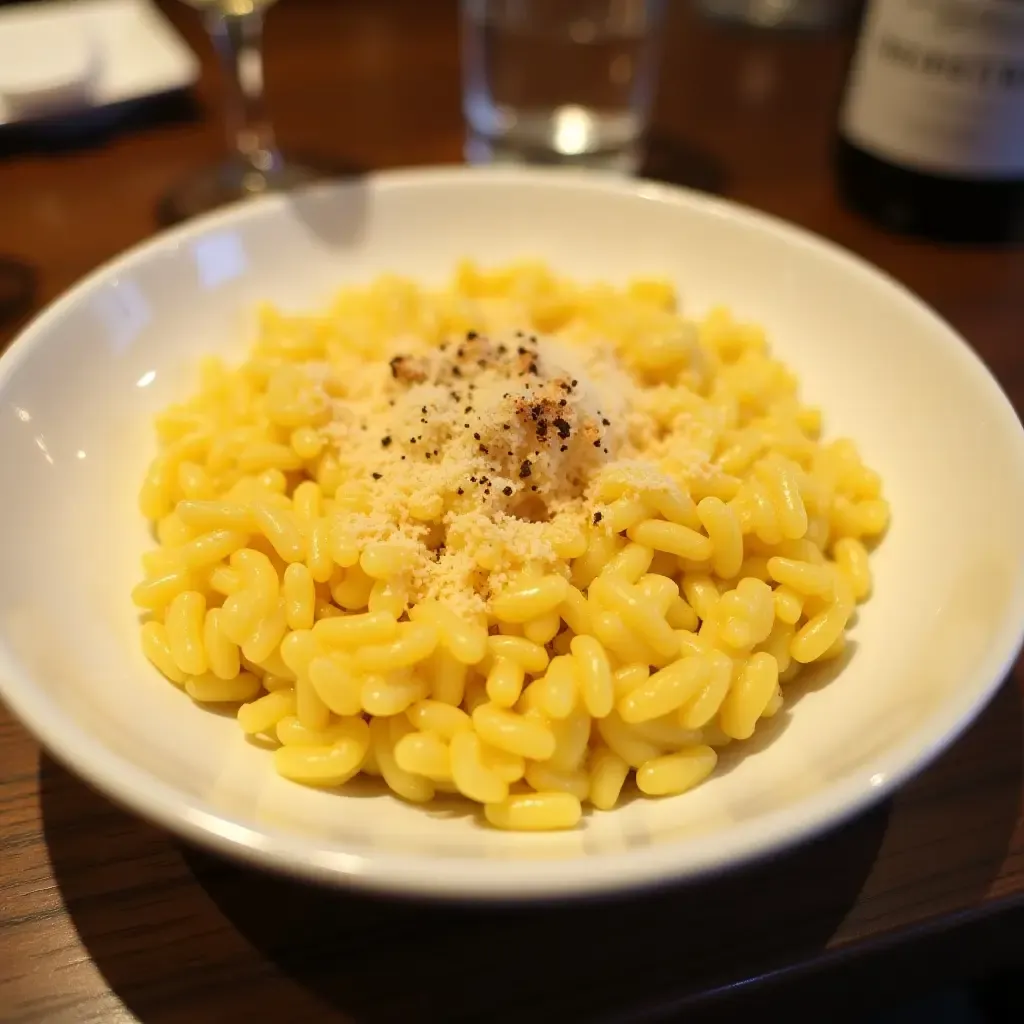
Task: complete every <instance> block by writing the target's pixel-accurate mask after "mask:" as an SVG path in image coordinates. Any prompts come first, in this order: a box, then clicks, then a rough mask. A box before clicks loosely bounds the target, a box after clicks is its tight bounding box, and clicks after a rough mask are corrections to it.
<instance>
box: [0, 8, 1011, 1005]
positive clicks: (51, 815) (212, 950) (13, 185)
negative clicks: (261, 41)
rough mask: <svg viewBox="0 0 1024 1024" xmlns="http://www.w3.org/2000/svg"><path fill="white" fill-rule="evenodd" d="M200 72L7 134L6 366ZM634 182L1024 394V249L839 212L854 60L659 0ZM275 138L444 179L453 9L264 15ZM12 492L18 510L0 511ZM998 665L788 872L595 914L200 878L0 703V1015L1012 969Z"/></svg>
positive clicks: (1007, 778)
mask: <svg viewBox="0 0 1024 1024" xmlns="http://www.w3.org/2000/svg"><path fill="white" fill-rule="evenodd" d="M162 6H163V7H164V9H165V10H166V12H167V14H168V15H169V16H170V17H171V18H172V19H173V21H174V23H175V24H176V25H177V26H178V27H179V28H180V30H181V31H182V32H183V33H184V35H185V36H186V37H187V38H188V40H189V42H190V43H192V44H193V45H194V47H195V48H196V50H197V52H198V53H199V54H200V56H201V58H202V62H203V73H202V79H201V81H200V83H199V85H198V87H197V88H196V89H195V90H194V93H193V94H192V95H191V96H189V97H183V96H178V97H172V98H169V99H165V100H162V101H160V102H158V103H154V104H148V105H146V106H144V107H142V108H140V109H139V110H137V111H134V112H132V113H131V114H130V115H129V116H128V117H127V119H126V120H125V121H123V122H122V123H120V124H119V125H117V126H115V127H112V128H110V129H108V130H107V131H106V132H105V133H104V134H103V135H102V136H101V137H96V136H95V135H90V136H87V137H84V138H81V139H78V140H69V139H68V138H66V137H65V138H61V139H54V138H53V137H51V136H46V135H40V134H38V133H34V132H31V131H25V130H22V129H15V130H11V129H7V130H5V131H2V132H0V256H2V257H3V258H4V259H9V260H11V261H13V263H12V264H11V265H9V266H8V265H7V264H5V263H4V262H3V260H0V310H2V312H0V317H2V318H3V320H2V322H0V346H2V345H3V344H4V343H6V342H7V341H9V340H10V338H11V337H13V335H14V334H15V332H16V331H17V329H18V327H19V326H20V324H21V323H23V322H24V320H25V319H26V318H27V317H28V316H29V315H31V314H32V313H33V312H34V311H36V310H38V309H39V308H40V307H41V306H42V305H43V304H45V303H47V302H49V301H50V300H51V299H53V298H54V297H55V296H56V295H58V294H59V293H60V292H62V291H63V290H64V289H66V288H67V287H68V286H69V285H71V284H72V283H73V282H74V281H75V280H76V279H77V278H79V277H81V276H82V275H83V274H85V273H86V272H87V271H89V270H91V269H92V268H94V267H95V266H97V265H98V264H99V263H101V262H103V261H104V260H107V259H108V258H110V257H112V256H114V255H115V254H117V253H118V252H120V251H121V250H123V249H124V248H125V247H127V246H130V245H133V244H134V243H136V242H138V241H140V240H141V239H144V238H146V237H147V236H149V235H150V234H152V233H153V232H154V231H155V230H156V229H157V223H156V209H157V204H158V200H159V199H160V197H161V196H162V195H163V193H164V192H165V190H167V189H168V188H169V187H170V186H171V185H172V184H174V183H175V182H177V181H178V180H180V179H181V178H182V176H184V175H186V174H188V172H189V171H190V170H191V169H193V168H195V167H196V166H198V165H200V164H202V163H204V162H206V161H209V160H212V159H214V158H216V157H217V156H218V155H219V154H220V152H221V148H222V142H223V133H222V127H221V124H220V121H219V117H218V114H219V109H220V107H219V100H220V94H221V87H220V83H219V81H218V78H217V75H216V69H215V67H214V65H213V61H212V54H211V52H210V48H209V46H208V44H207V43H206V42H205V41H204V38H203V35H202V32H201V30H200V26H199V22H198V18H197V17H196V15H195V12H193V11H190V10H188V9H187V8H185V7H184V6H182V5H179V4H177V3H175V2H173V0H167V2H166V3H163V5H162ZM672 8H673V12H672V19H671V24H670V31H669V33H668V43H667V53H666V60H665V68H664V73H663V76H662V83H661V89H660V96H659V100H658V104H657V111H656V118H655V132H654V135H653V141H652V155H651V158H650V162H649V166H648V171H649V173H650V174H651V175H653V176H658V177H661V178H664V179H666V180H672V181H677V182H681V183H684V184H689V185H694V186H697V187H700V188H706V189H710V190H714V191H718V192H721V193H723V194H724V195H726V196H729V197H732V198H735V199H738V200H740V201H742V202H745V203H749V204H751V205H753V206H756V207H758V208H760V209H763V210H767V211H769V212H771V213H773V214H777V215H779V216H781V217H785V218H789V219H790V220H793V221H795V222H797V223H798V224H802V225H804V226H806V227H808V228H811V229H813V230H814V231H817V232H820V233H821V234H823V235H825V236H827V237H829V238H831V239H834V240H835V241H837V242H839V243H840V244H842V245H845V246H847V247H849V248H850V249H853V250H854V251H855V252H858V253H860V254H861V255H863V256H866V257H867V258H868V259H870V260H872V261H874V262H875V263H877V264H878V265H879V266H881V267H883V268H884V269H885V270H887V271H889V272H890V273H892V274H894V275H895V276H896V277H897V278H899V279H900V280H901V281H903V282H905V283H906V284H907V285H909V286H910V287H911V288H912V289H914V290H915V291H917V292H918V293H920V294H921V295H922V296H923V297H924V298H925V299H926V300H927V301H929V302H931V303H933V304H934V305H935V307H936V308H937V309H938V310H939V311H940V312H941V313H942V314H943V315H944V316H946V317H947V318H948V319H949V320H950V321H951V322H952V323H953V324H954V326H955V327H957V328H958V329H959V330H960V331H962V332H963V334H964V335H965V337H966V338H967V339H968V340H969V342H970V343H971V345H972V346H973V347H974V348H975V350H976V351H977V352H978V353H979V355H980V356H981V357H982V358H983V359H984V360H985V362H986V363H987V364H988V365H989V367H990V368H991V369H992V371H993V372H994V374H995V375H996V376H997V377H998V378H999V380H1000V381H1001V383H1002V385H1003V387H1004V388H1005V389H1006V390H1007V392H1008V393H1009V395H1010V397H1011V399H1012V400H1013V401H1014V404H1015V405H1016V407H1017V409H1018V411H1019V410H1020V409H1021V407H1022V405H1024V344H1022V343H1021V342H1022V339H1021V329H1022V326H1024V253H1022V252H1015V251H1012V250H1004V251H1000V250H995V249H972V250H964V249H962V250H955V249H951V248H943V247H940V246H936V245H930V244H925V243H918V242H910V241H906V240H902V239H900V238H897V237H894V236H891V235H888V234H885V233H883V232H881V231H879V230H877V229H876V228H874V227H872V226H871V225H870V224H868V223H866V222H864V221H862V220H860V219H858V218H857V217H856V216H854V215H853V214H851V213H849V212H847V211H846V210H844V209H843V208H842V207H841V206H840V205H839V203H838V202H837V199H836V195H835V188H834V181H833V176H832V173H831V167H830V143H831V137H832V132H833V127H834V123H835V111H836V105H837V101H838V95H839V91H840V88H841V84H842V79H843V74H844V70H845V66H846V61H847V59H848V55H849V49H850V40H849V39H848V38H844V37H843V36H841V35H831V36H830V35H813V36H799V35H793V36H785V35H781V34H777V33H743V32H736V31H729V30H726V29H723V28H721V27H716V26H712V25H708V24H705V23H703V22H701V21H700V20H699V19H698V18H696V17H695V16H694V15H693V14H692V13H691V12H690V9H689V5H688V4H687V3H685V2H684V0H677V2H676V3H674V4H673V5H672ZM267 27H268V33H267V88H268V92H269V102H270V106H271V109H272V112H273V115H274V118H275V120H276V122H277V126H278V130H279V134H280V137H281V141H282V143H283V144H284V145H285V146H286V147H287V148H289V149H291V150H293V151H295V152H298V153H307V154H311V155H313V156H315V157H317V158H318V159H320V160H323V161H327V162H329V163H330V164H331V165H332V166H337V167H339V168H345V169H349V170H356V171H360V170H372V169H375V168H382V167H393V166H398V165H415V164H430V163H439V162H445V163H451V162H455V161H458V160H460V159H461V153H462V141H463V126H462V120H461V114H460V103H459V50H458V31H457V29H458V26H457V8H456V5H455V3H454V2H452V0H319V2H318V0H287V2H285V3H283V4H281V5H280V6H279V7H277V8H274V9H272V11H271V13H270V15H269V17H268V26H267ZM5 500H9V499H7V498H5ZM1022 696H1024V670H1022V669H1021V668H1020V667H1019V666H1018V668H1017V669H1015V671H1014V674H1013V676H1012V677H1011V678H1010V679H1009V680H1007V682H1006V685H1005V686H1004V687H1003V688H1002V690H1001V691H1000V692H999V694H998V696H997V697H996V698H995V700H994V702H993V703H992V705H991V706H990V707H989V708H988V709H987V711H985V713H984V714H983V715H982V716H981V718H980V719H979V721H978V722H977V723H976V724H975V725H974V727H973V728H971V730H970V731H969V732H968V733H967V735H966V736H965V737H964V738H963V739H961V740H960V741H959V742H958V743H957V744H956V745H955V746H954V747H953V748H952V749H951V750H950V751H949V752H948V753H947V754H946V755H945V756H944V757H943V758H942V759H941V760H940V761H939V762H938V763H937V764H935V765H934V766H933V767H931V768H930V769H929V770H927V771H926V772H925V773H924V774H923V775H921V776H920V777H919V778H918V779H917V780H916V781H914V782H912V783H911V784H909V785H908V786H906V787H905V788H904V789H903V790H902V791H901V792H900V793H899V794H898V795H897V796H896V797H895V798H894V799H893V800H892V801H890V802H889V803H887V804H886V805H884V806H881V807H878V808H876V809H875V810H872V811H871V812H870V813H868V814H866V815H864V816H863V817H861V818H860V819H858V820H856V821H854V822H853V823H852V824H849V825H848V826H846V827H844V828H842V829H841V830H838V831H836V832H834V833H832V834H829V835H827V836H825V837H823V838H821V839H819V840H818V841H816V842H813V843H811V844H809V845H807V846H805V847H803V848H801V849H799V850H797V851H795V852H792V853H789V854H786V855H784V856H781V857H779V858H778V859H777V860H775V861H773V862H771V863H766V864H761V865H758V866H756V867H753V868H750V869H748V870H744V871H742V872H740V873H738V874H735V875H732V876H729V877H724V878H718V879H714V880H712V881H708V882H705V883H703V884H701V885H700V886H697V887H692V888H689V889H681V890H669V891H662V892H658V893H654V894H646V895H641V896H636V897H631V898H628V899H623V900H620V901H617V902H613V903H598V902H588V903H585V904H577V905H565V906H547V907H527V908H520V909H496V908H493V907H491V908H474V907H466V906H463V907H457V908H452V907H441V906H417V905H412V904H409V903H398V902H388V901H383V900H375V899H369V898H366V897H361V896H353V895H349V894H344V893H332V892H323V891H318V890H315V889H312V888H307V887H305V886H302V885H299V884H296V883H293V882H288V881H284V880H281V879H277V878H271V877H268V876H264V875H261V874H257V873H254V872H252V871H249V870H246V869H243V868H241V867H239V866H236V865H233V864H228V863H225V862H223V861H220V860H217V859H215V858H213V857H211V856H209V855H207V854H205V853H202V852H200V851H198V850H196V849H192V848H190V847H188V846H186V845H184V844H183V843H181V842H179V841H178V840H176V839H175V838H173V837H172V836H169V835H167V834H165V833H163V832H162V831H160V830H158V829H157V828H155V827H153V826H151V825H149V824H147V823H146V822H144V821H142V820H140V819H138V818H136V817H134V816H133V815H131V814H128V813H126V812H124V811H122V810H120V809H119V808H118V807H115V806H114V805H112V804H111V803H110V802H109V801H108V800H107V799H105V798H104V797H103V796H100V795H98V794H97V793H95V792H93V791H92V790H90V789H89V788H88V787H86V786H85V785H84V784H83V783H82V782H80V781H78V780H77V779H76V778H75V777H73V776H72V775H70V774H69V773H68V772H67V771H65V770H64V769H63V768H61V767H59V766H58V764H57V763H56V762H55V761H54V760H52V759H51V758H50V757H49V756H48V755H47V754H46V753H44V752H42V751H41V750H40V748H39V747H38V746H37V744H36V743H35V742H34V741H33V740H32V739H31V737H29V736H28V735H27V734H26V733H25V732H24V731H23V730H22V729H21V727H20V726H19V725H18V724H17V723H16V722H15V721H14V720H13V719H12V717H11V716H10V715H9V714H7V713H6V711H4V710H3V709H2V708H0V1021H4V1022H14V1021H20V1022H46V1024H61V1022H75V1024H78V1022H84V1021H103V1022H108V1021H110V1022H121V1021H134V1020H140V1021H144V1022H147V1024H148V1022H170V1021H190V1022H205V1021H247V1022H248V1021H256V1022H260V1021H264V1020H267V1021H269V1020H277V1019H280V1017H281V1015H283V1014H285V1013H289V1012H290V1013H294V1014H296V1016H297V1019H299V1020H302V1021H311V1022H312V1021H328V1020H339V1021H358V1022H371V1024H377V1022H391V1021H394V1022H415V1021H435V1020H436V1021H506V1020H508V1021H543V1020H560V1021H589V1020H595V1021H597V1020H600V1021H606V1020H607V1021H647V1020H660V1019H676V1018H679V1017H684V1016H685V1019H687V1020H697V1019H703V1018H704V1017H712V1018H723V1019H724V1018H728V1017H730V1016H733V1015H735V1014H737V1013H739V1012H744V1013H746V1012H749V1011H750V1010H752V1009H756V1010H763V1009H765V1008H768V1007H770V1008H772V1009H778V1010H787V1011H788V1012H789V1014H790V1019H793V1020H803V1019H820V1017H821V1016H824V1015H827V1016H828V1017H829V1018H831V1019H833V1020H839V1019H844V1017H847V1016H850V1015H852V1014H853V1013H855V1012H856V1011H858V1010H860V1009H862V1008H864V1007H867V1006H873V1005H877V1004H880V1003H882V1002H884V1001H886V1000H890V999H898V998H901V997H903V996H905V995H908V994H910V993H912V992H914V991H916V990H918V989H921V988H922V987H924V986H929V985H934V984H937V983H941V982H944V981H947V980H955V979H959V978H970V977H972V976H974V975H976V974H978V973H979V972H981V971H988V970H994V969H997V968H999V967H1009V966H1012V965H1013V964H1014V963H1016V964H1017V965H1021V964H1022V963H1024V937H1022V936H1024V815H1022V810H1021V804H1022V795H1024V767H1022V753H1021V749H1022V743H1021V737H1022V731H1024V714H1022Z"/></svg>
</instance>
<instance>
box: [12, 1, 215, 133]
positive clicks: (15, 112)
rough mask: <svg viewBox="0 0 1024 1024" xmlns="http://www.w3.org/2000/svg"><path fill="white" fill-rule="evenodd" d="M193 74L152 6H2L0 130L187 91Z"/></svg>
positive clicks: (191, 57) (182, 47)
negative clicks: (43, 115)
mask: <svg viewBox="0 0 1024 1024" xmlns="http://www.w3.org/2000/svg"><path fill="white" fill-rule="evenodd" d="M26 51H27V52H30V53H31V57H32V59H31V60H28V61H25V60H22V59H21V55H23V54H24V53H25V52H26ZM198 76H199V61H198V58H197V57H196V55H195V54H194V53H193V52H192V50H191V49H189V47H188V46H187V45H186V44H185V42H184V40H182V38H181V37H180V36H179V35H178V33H177V32H176V31H175V30H174V28H173V27H172V26H171V24H170V22H168V21H167V19H166V18H165V17H164V16H163V14H161V13H160V11H159V10H158V9H157V8H156V7H154V6H153V4H152V3H150V2H149V0H48V2H45V3H33V4H24V5H21V6H16V7H4V8H0V125H4V124H15V123H17V122H19V121H23V120H31V119H33V118H34V117H36V116H38V115H39V114H40V113H42V112H46V113H58V112H60V110H61V109H62V107H64V106H66V107H67V108H68V109H69V110H74V109H81V108H82V107H84V108H90V107H104V106H109V105H112V104H116V103H123V102H126V101H128V100H134V99H142V98H143V97H145V96H152V95H158V94H160V93H165V92H172V91H174V90H176V89H185V88H187V87H188V86H190V85H192V84H193V83H194V82H195V81H196V79H197V78H198Z"/></svg>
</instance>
